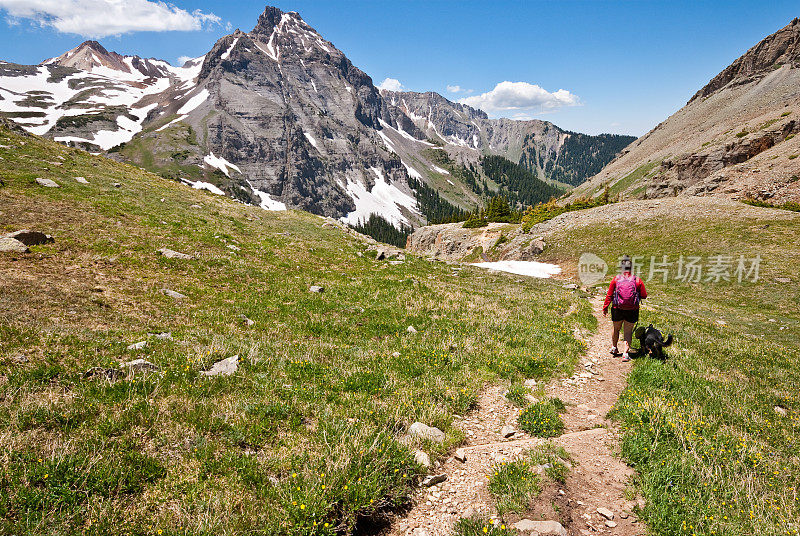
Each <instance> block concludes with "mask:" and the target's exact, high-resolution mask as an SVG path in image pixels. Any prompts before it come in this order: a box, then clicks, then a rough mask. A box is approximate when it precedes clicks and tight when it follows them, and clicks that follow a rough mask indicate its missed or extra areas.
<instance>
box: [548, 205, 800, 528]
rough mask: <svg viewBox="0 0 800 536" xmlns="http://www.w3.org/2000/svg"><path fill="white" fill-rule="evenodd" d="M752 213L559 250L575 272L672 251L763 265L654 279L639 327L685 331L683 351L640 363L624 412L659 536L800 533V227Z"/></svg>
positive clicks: (611, 233)
mask: <svg viewBox="0 0 800 536" xmlns="http://www.w3.org/2000/svg"><path fill="white" fill-rule="evenodd" d="M748 214H749V215H746V216H742V215H738V216H733V215H732V216H731V218H730V219H727V220H726V221H716V220H712V219H705V218H703V217H702V216H697V217H691V215H689V214H680V213H676V214H675V215H674V216H671V217H667V218H660V219H658V220H656V219H651V220H644V221H641V222H638V223H637V224H635V225H627V226H626V225H619V226H610V225H608V226H603V225H596V226H592V227H585V228H578V229H573V230H571V231H570V232H569V233H563V232H562V233H556V234H555V235H554V236H552V237H551V238H550V241H549V242H548V243H549V244H550V245H551V248H550V250H549V251H548V252H546V253H545V255H546V256H548V257H549V260H556V261H563V262H564V263H565V265H569V264H570V262H571V263H572V268H573V269H574V268H575V264H576V261H577V258H578V256H579V255H580V254H581V253H583V252H593V253H595V254H597V255H599V256H600V257H601V258H603V259H605V260H606V261H607V262H608V263H609V264H611V265H612V266H614V265H616V259H617V258H618V256H619V255H621V254H623V253H628V254H630V255H638V256H642V257H643V258H644V259H647V260H646V262H645V267H647V266H649V259H650V257H651V256H655V257H656V258H657V259H659V260H661V259H662V255H668V258H669V259H671V260H672V261H676V260H677V259H678V257H679V256H680V255H684V256H686V257H688V256H699V257H702V259H703V260H704V262H707V261H708V258H709V257H710V256H714V255H730V256H732V257H734V258H735V259H738V257H739V255H744V256H745V258H746V259H752V258H754V257H755V256H756V255H760V256H761V258H762V261H761V263H760V273H759V279H758V281H756V282H753V281H752V277H751V278H749V279H748V278H745V281H744V282H743V283H739V282H738V278H736V277H732V278H731V281H724V280H720V281H719V282H715V281H713V280H712V281H705V280H703V281H701V282H698V283H687V282H683V281H678V280H676V279H675V278H674V277H668V280H667V282H663V280H662V279H661V277H660V276H659V277H656V278H654V279H652V280H650V281H648V278H649V273H648V271H647V270H645V271H644V272H643V274H642V276H643V278H644V279H645V282H646V285H647V288H648V293H649V295H650V297H649V298H648V300H646V302H647V304H648V307H647V308H646V309H645V310H643V311H642V317H641V320H640V324H644V325H647V324H649V323H653V324H654V325H656V326H657V327H658V328H659V329H661V330H662V331H663V332H664V333H665V334H667V333H672V334H674V337H675V343H674V344H673V346H672V347H670V348H668V349H667V354H668V355H669V358H668V360H667V361H666V362H661V361H657V360H652V359H646V358H643V359H638V360H637V361H636V363H635V366H634V369H633V372H632V374H631V376H630V377H629V380H628V387H627V389H626V390H625V391H624V392H623V394H622V396H621V398H620V400H619V402H618V403H617V405H616V408H615V409H614V412H613V416H614V417H615V418H616V419H617V420H618V422H619V423H620V425H621V426H622V431H623V436H622V445H621V447H622V456H623V457H624V458H625V459H626V460H627V461H628V462H629V463H631V464H632V465H633V467H634V468H635V469H636V471H637V476H636V483H637V486H638V488H639V489H640V490H641V492H642V494H643V495H644V497H645V498H646V501H647V504H646V506H645V508H644V509H643V511H641V512H640V514H641V515H642V517H643V519H644V521H646V523H647V524H648V526H649V529H650V531H651V532H652V533H653V534H659V535H662V534H663V535H685V534H688V535H695V534H696V535H726V536H728V535H764V536H767V535H793V534H798V531H800V524H798V520H799V519H800V501H798V498H799V496H798V488H799V487H800V455H799V454H798V453H799V452H800V450H798V449H799V448H800V399H798V394H800V351H798V345H797V340H798V335H800V329H799V328H798V326H800V287H798V273H800V251H799V250H798V249H797V248H796V247H795V244H797V243H798V239H799V238H800V218H797V217H789V218H776V217H775V216H774V214H776V213H775V212H773V211H771V210H768V209H763V212H760V211H758V210H756V211H748ZM781 214H784V213H781ZM785 214H791V213H788V212H786V213H785ZM747 267H748V268H749V267H750V263H749V262H748V265H747ZM672 273H673V275H674V274H675V272H672ZM605 284H606V282H604V283H603V285H605ZM603 290H605V287H603ZM637 344H638V343H637V342H634V345H637ZM776 407H777V408H779V409H777V410H776V409H775V408H776ZM784 412H785V415H784V414H783V413H784Z"/></svg>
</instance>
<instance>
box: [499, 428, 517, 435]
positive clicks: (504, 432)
mask: <svg viewBox="0 0 800 536" xmlns="http://www.w3.org/2000/svg"><path fill="white" fill-rule="evenodd" d="M516 433H517V431H516V430H514V427H513V426H508V425H506V426H503V428H502V429H501V430H500V435H501V436H503V437H505V438H509V437H511V436H513V435H514V434H516Z"/></svg>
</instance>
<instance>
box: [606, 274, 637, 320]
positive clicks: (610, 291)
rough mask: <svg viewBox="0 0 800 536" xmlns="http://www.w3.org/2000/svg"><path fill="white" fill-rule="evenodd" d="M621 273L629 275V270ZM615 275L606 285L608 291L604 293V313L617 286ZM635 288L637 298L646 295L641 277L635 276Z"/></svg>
mask: <svg viewBox="0 0 800 536" xmlns="http://www.w3.org/2000/svg"><path fill="white" fill-rule="evenodd" d="M622 275H631V273H630V272H625V273H624V274H622ZM617 277H619V276H614V279H612V280H611V284H610V285H608V292H607V293H606V301H604V302H603V312H604V313H605V312H606V311H608V306H609V305H611V300H612V299H613V298H614V290H616V288H617ZM636 290H637V291H638V292H639V299H640V300H643V299H645V298H646V297H647V290H646V289H645V288H644V281H642V280H641V278H639V277H636Z"/></svg>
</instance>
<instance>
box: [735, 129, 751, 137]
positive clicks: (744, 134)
mask: <svg viewBox="0 0 800 536" xmlns="http://www.w3.org/2000/svg"><path fill="white" fill-rule="evenodd" d="M748 134H749V132H747V131H746V130H744V129H742V131H741V132H737V133H736V137H737V138H744V137H745V136H747V135H748Z"/></svg>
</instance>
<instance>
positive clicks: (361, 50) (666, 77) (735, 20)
mask: <svg viewBox="0 0 800 536" xmlns="http://www.w3.org/2000/svg"><path fill="white" fill-rule="evenodd" d="M109 2H112V0H0V13H1V15H0V29H2V30H1V31H0V59H3V60H6V61H13V62H17V63H38V62H40V61H42V60H43V59H45V58H47V57H51V56H56V55H59V54H61V53H63V52H64V51H66V50H68V49H69V48H72V47H74V46H75V45H77V44H78V43H80V42H81V41H83V40H84V39H85V38H87V37H88V36H89V35H90V34H91V35H98V34H104V33H105V34H111V35H107V36H104V37H102V38H100V39H99V41H100V42H101V43H103V44H104V45H105V46H106V48H108V49H110V50H115V51H117V52H120V53H122V54H139V55H141V56H145V57H158V58H163V59H166V60H168V61H170V62H172V63H176V62H177V58H178V57H179V56H200V55H202V54H204V53H206V52H207V51H208V50H209V49H210V48H211V46H212V45H213V43H214V41H215V40H216V39H218V38H219V37H221V36H223V35H226V34H227V33H230V31H232V29H235V28H241V29H242V30H244V31H249V30H250V29H252V27H253V25H254V24H255V22H256V20H257V18H258V15H259V14H260V13H261V12H262V11H263V9H264V5H265V2H264V0H258V1H253V0H238V1H233V2H230V1H219V0H197V1H190V0H186V1H177V0H176V1H173V2H172V3H171V5H172V6H174V7H173V8H169V9H170V11H169V13H168V15H169V16H157V17H152V16H151V15H152V13H149V12H148V10H150V8H152V7H153V6H152V5H150V4H151V2H149V0H116V3H117V5H118V6H122V7H123V8H124V9H128V10H129V11H128V12H126V13H125V14H123V15H122V16H120V14H119V13H117V14H114V15H113V16H112V15H109V14H108V12H107V11H106V10H104V9H103V8H102V6H104V5H108V3H109ZM272 5H276V6H277V7H279V8H281V9H283V10H284V11H298V12H299V13H300V14H301V15H302V16H303V18H304V19H305V20H306V22H308V23H309V24H310V25H311V26H313V27H314V28H315V29H316V30H317V31H319V32H320V33H321V34H322V35H323V37H325V38H326V39H328V40H330V41H332V42H333V44H334V45H336V46H337V47H338V48H339V49H340V50H342V51H343V52H344V53H345V54H346V55H347V56H348V57H349V58H350V59H351V60H352V61H353V63H354V64H355V65H356V66H358V67H360V68H361V69H363V70H364V71H366V72H367V74H369V75H370V76H372V78H373V80H374V81H375V84H376V85H377V84H379V83H381V81H383V80H384V79H386V78H391V79H394V80H397V81H399V82H400V83H401V84H402V86H403V87H404V88H405V89H409V90H415V91H427V90H432V91H437V92H439V93H441V94H442V95H445V96H446V97H448V98H450V99H452V100H458V99H464V98H467V99H471V100H468V102H472V103H477V104H481V105H484V106H487V107H489V108H490V109H489V110H488V111H490V112H491V113H492V115H493V116H498V115H503V116H507V117H537V118H541V119H546V120H548V121H552V122H553V123H555V124H556V125H558V126H560V127H563V128H567V129H570V130H575V131H579V132H587V133H591V134H596V133H600V132H616V133H626V134H634V135H641V134H644V133H645V132H647V131H648V130H650V129H651V128H652V127H654V126H655V125H656V124H658V123H659V122H660V121H662V120H664V119H665V118H666V117H667V116H669V115H670V114H672V113H673V112H675V111H676V110H678V109H679V108H680V107H681V106H683V105H684V104H685V103H686V101H687V100H688V99H689V98H690V97H691V96H692V95H693V94H694V92H695V91H697V90H698V89H700V87H702V86H703V85H704V84H705V83H706V82H708V80H710V79H711V78H712V77H713V76H715V75H716V74H717V73H718V72H719V71H721V70H722V69H723V68H724V67H726V66H727V65H728V64H730V63H731V62H732V61H733V60H734V59H736V58H737V57H738V56H740V55H741V54H742V53H744V52H745V51H746V50H747V49H748V48H750V47H751V46H753V45H754V44H756V43H757V42H758V41H759V40H761V39H762V38H763V37H765V36H766V35H768V34H770V33H772V32H774V31H776V30H778V29H779V28H781V27H783V26H785V25H786V24H788V23H789V22H790V21H791V19H792V18H794V17H796V16H800V4H798V3H797V2H796V1H792V2H790V1H782V0H773V1H770V2H766V3H765V2H752V1H751V0H749V1H739V0H731V1H726V2H710V1H706V2H703V1H697V0H695V1H669V2H656V1H615V2H611V1H599V0H594V1H589V0H586V1H571V0H561V1H555V0H554V1H521V2H520V1H516V2H501V1H480V2H479V1H470V0H460V1H449V0H427V1H423V0H408V1H402V2H400V1H386V0H374V1H367V0H349V1H338V0H329V1H323V0H274V1H273V4H272ZM21 6H22V7H21ZM34 8H36V9H38V12H37V13H33V11H35V9H34ZM162 9H165V8H163V6H162ZM59 10H60V11H59ZM81 10H83V12H82V11H81ZM181 10H182V11H181ZM42 12H45V13H49V15H47V16H43V15H42V14H41V13H42ZM65 12H66V13H67V14H66V15H65V14H64V13H65ZM76 13H80V16H79V17H78V16H77V15H75V16H74V17H73V19H72V20H71V19H70V18H69V15H70V14H73V15H74V14H76ZM12 14H16V15H17V16H16V17H12V16H11V15H12ZM137 17H138V18H137ZM139 19H141V20H139ZM154 19H157V20H154ZM128 26H133V27H135V28H139V29H143V28H155V27H158V28H159V29H160V30H163V31H131V32H130V33H122V34H121V35H113V34H114V33H117V34H118V33H119V32H124V31H127V29H128ZM169 28H179V29H178V30H169ZM78 33H83V34H84V36H82V35H78ZM504 81H509V82H518V83H519V82H522V83H525V84H522V85H517V86H508V87H505V88H504V89H506V90H508V91H510V92H511V93H510V95H511V97H515V95H516V94H514V91H516V90H517V89H522V90H525V91H528V92H529V93H530V92H531V91H534V92H539V93H541V94H542V95H544V100H543V101H542V102H546V104H545V105H544V106H541V105H539V106H530V107H527V108H523V109H510V110H508V109H504V108H502V107H500V108H491V107H492V106H493V104H492V103H494V105H497V103H498V102H500V103H501V104H502V102H501V101H503V99H504V98H506V97H508V96H509V93H507V92H506V93H502V92H501V91H500V89H501V88H497V89H496V87H497V85H498V84H500V83H501V82H504ZM533 85H536V86H539V88H542V89H535V88H534V89H531V88H532V87H533ZM448 86H450V87H451V89H452V88H453V87H454V86H459V87H460V88H461V89H462V90H461V91H460V92H458V93H454V92H452V91H448ZM559 89H563V90H565V91H564V92H563V93H562V94H561V95H562V96H564V95H565V96H566V97H565V98H564V99H556V100H553V99H550V100H548V96H551V95H552V94H553V93H555V92H556V91H557V90H559ZM465 90H472V92H471V93H466V92H465ZM492 90H495V91H494V92H493V91H492ZM489 92H491V93H489ZM486 93H489V95H487V96H485V97H482V98H478V97H479V96H480V95H482V94H486ZM501 93H502V94H501ZM534 97H535V95H534ZM493 99H494V100H493ZM534 101H535V99H534ZM531 102H533V101H531ZM535 102H539V101H535Z"/></svg>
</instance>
